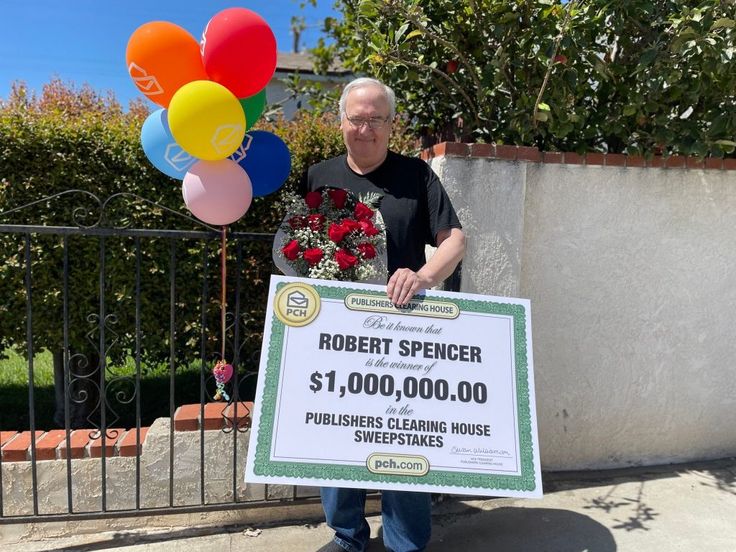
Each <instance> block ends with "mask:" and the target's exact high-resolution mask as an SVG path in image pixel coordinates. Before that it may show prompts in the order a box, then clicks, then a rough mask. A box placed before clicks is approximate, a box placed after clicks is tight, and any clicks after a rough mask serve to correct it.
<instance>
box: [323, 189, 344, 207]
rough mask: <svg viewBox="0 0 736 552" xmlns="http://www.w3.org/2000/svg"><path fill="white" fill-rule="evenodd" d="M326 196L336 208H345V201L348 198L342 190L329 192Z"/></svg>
mask: <svg viewBox="0 0 736 552" xmlns="http://www.w3.org/2000/svg"><path fill="white" fill-rule="evenodd" d="M327 195H329V196H330V199H331V200H332V203H334V204H335V207H337V208H338V209H342V208H343V207H345V200H346V199H347V197H348V192H347V190H343V189H342V188H338V189H336V190H329V191H328V192H327Z"/></svg>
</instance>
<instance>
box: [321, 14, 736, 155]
mask: <svg viewBox="0 0 736 552" xmlns="http://www.w3.org/2000/svg"><path fill="white" fill-rule="evenodd" d="M336 6H337V7H339V9H340V10H341V12H342V18H341V19H340V20H337V19H330V18H328V19H327V20H326V21H325V31H326V33H327V34H328V36H329V37H331V38H332V39H333V42H332V43H329V44H328V43H327V41H322V42H321V43H320V44H319V45H318V47H317V48H316V49H315V50H314V53H315V54H316V55H317V56H318V58H319V60H320V61H319V64H318V69H319V68H322V69H323V68H324V67H326V65H327V64H328V63H330V62H331V61H332V60H333V59H335V58H339V59H340V60H341V61H342V63H343V64H345V65H346V66H347V67H349V68H351V69H353V70H354V71H356V72H364V73H369V74H372V75H375V76H377V77H378V78H381V79H383V80H384V81H385V82H387V84H389V85H391V86H392V87H394V88H395V89H396V90H397V92H398V94H399V97H400V101H399V104H400V106H401V108H402V109H403V110H404V111H405V112H406V113H407V114H408V115H409V116H410V118H411V123H412V126H413V129H414V130H415V132H417V133H418V134H424V135H431V136H433V137H434V138H439V139H448V138H449V139H452V138H457V139H463V140H471V139H472V140H478V141H489V142H490V141H495V142H498V143H507V144H518V145H533V146H538V147H539V148H541V149H545V150H555V149H560V150H568V151H570V150H572V151H579V152H583V151H608V152H627V153H652V152H654V151H657V150H659V149H663V150H665V152H669V153H683V154H694V155H699V156H704V155H707V154H710V155H723V154H724V153H732V152H733V150H734V146H736V143H734V134H735V133H736V102H734V90H736V68H735V67H734V52H735V44H734V43H735V39H736V29H735V27H736V20H735V14H734V10H735V8H734V2H733V1H732V0H707V1H700V2H698V3H697V5H693V2H692V1H690V0H632V1H628V2H610V1H604V0H587V1H585V0H570V1H569V2H567V3H566V4H562V3H561V2H559V0H518V1H515V2H508V1H506V0H361V1H349V0H348V1H344V2H337V3H336Z"/></svg>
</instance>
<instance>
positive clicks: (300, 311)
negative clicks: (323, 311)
mask: <svg viewBox="0 0 736 552" xmlns="http://www.w3.org/2000/svg"><path fill="white" fill-rule="evenodd" d="M320 303H321V301H320V297H319V294H318V293H317V290H316V289H314V287H313V286H311V285H309V284H304V283H301V282H293V283H290V284H286V285H285V286H283V287H282V288H281V289H279V291H278V292H277V293H276V297H275V298H274V305H273V310H274V313H275V314H276V317H277V318H278V319H279V320H281V321H282V322H283V323H284V324H286V325H287V326H294V327H300V326H306V325H307V324H309V323H310V322H312V320H314V319H315V318H317V316H318V315H319V311H320Z"/></svg>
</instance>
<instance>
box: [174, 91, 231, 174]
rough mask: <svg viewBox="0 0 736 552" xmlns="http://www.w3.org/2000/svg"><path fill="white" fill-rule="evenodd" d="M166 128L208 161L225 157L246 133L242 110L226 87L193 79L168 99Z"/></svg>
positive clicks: (187, 147) (199, 157)
mask: <svg viewBox="0 0 736 552" xmlns="http://www.w3.org/2000/svg"><path fill="white" fill-rule="evenodd" d="M168 119H169V128H170V130H171V134H172V136H173V137H174V140H176V143H177V144H179V145H180V146H181V148H182V149H183V150H184V151H186V152H187V153H188V154H189V155H192V156H193V157H196V158H198V159H205V160H207V161H217V160H218V159H225V158H226V157H228V156H229V155H231V154H232V153H233V152H235V150H237V149H238V147H240V145H241V144H242V143H243V138H244V137H245V113H244V112H243V107H242V106H241V105H240V101H239V100H238V98H236V97H235V95H234V94H233V93H232V92H230V91H229V90H228V89H227V88H225V87H224V86H222V85H221V84H218V83H216V82H212V81H208V80H198V81H192V82H190V83H187V84H185V85H184V86H182V87H181V88H180V89H179V90H177V91H176V93H175V94H174V97H173V98H171V103H169V113H168Z"/></svg>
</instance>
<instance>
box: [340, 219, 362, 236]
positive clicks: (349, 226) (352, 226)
mask: <svg viewBox="0 0 736 552" xmlns="http://www.w3.org/2000/svg"><path fill="white" fill-rule="evenodd" d="M342 227H343V228H345V230H347V231H348V233H350V232H352V231H353V230H360V223H359V222H358V221H357V220H353V219H345V220H344V221H342Z"/></svg>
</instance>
